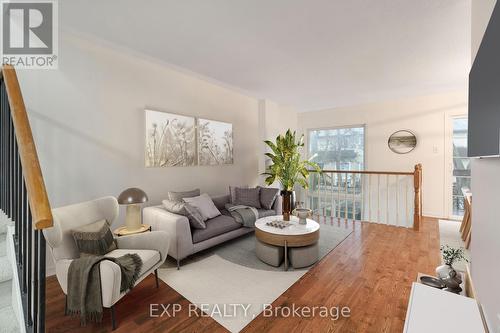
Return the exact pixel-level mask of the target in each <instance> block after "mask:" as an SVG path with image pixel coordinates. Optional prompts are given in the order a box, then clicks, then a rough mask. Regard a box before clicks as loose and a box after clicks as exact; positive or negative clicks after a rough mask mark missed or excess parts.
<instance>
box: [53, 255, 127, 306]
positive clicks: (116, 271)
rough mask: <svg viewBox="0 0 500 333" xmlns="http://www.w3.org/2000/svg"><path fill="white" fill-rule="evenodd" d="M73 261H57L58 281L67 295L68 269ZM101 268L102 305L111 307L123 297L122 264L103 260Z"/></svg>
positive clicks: (100, 264)
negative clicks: (121, 289) (121, 290)
mask: <svg viewBox="0 0 500 333" xmlns="http://www.w3.org/2000/svg"><path fill="white" fill-rule="evenodd" d="M72 261H73V259H61V260H58V261H56V276H57V281H59V285H60V286H61V289H62V290H63V292H64V293H65V294H66V295H67V294H68V271H69V266H70V265H71V262H72ZM99 270H100V273H101V286H102V288H101V290H102V305H103V306H104V307H106V308H109V307H111V306H112V305H113V304H115V303H116V302H117V301H118V300H119V299H120V298H121V293H120V286H121V282H122V273H121V270H120V266H118V265H117V264H115V263H114V262H112V261H109V260H103V261H101V262H100V263H99Z"/></svg>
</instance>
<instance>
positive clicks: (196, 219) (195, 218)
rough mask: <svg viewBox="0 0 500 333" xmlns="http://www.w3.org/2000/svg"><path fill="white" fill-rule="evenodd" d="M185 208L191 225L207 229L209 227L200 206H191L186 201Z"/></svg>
mask: <svg viewBox="0 0 500 333" xmlns="http://www.w3.org/2000/svg"><path fill="white" fill-rule="evenodd" d="M184 208H185V209H186V211H187V212H188V218H189V224H190V225H191V227H193V228H195V229H205V228H206V227H207V225H206V224H205V221H204V219H203V216H202V215H201V213H200V211H199V210H198V208H196V207H194V206H191V205H190V204H188V203H184Z"/></svg>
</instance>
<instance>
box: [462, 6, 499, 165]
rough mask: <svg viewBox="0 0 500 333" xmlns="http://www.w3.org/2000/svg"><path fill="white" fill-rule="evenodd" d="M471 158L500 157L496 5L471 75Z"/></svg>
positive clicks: (497, 11) (497, 10)
mask: <svg viewBox="0 0 500 333" xmlns="http://www.w3.org/2000/svg"><path fill="white" fill-rule="evenodd" d="M468 126H469V130H468V155H469V157H484V156H498V155H500V151H499V149H500V6H499V2H497V4H496V5H495V9H494V10H493V14H492V16H491V18H490V22H489V24H488V27H487V29H486V32H485V34H484V36H483V40H482V42H481V46H480V47H479V51H478V52H477V55H476V58H475V60H474V64H473V65H472V69H471V71H470V74H469V125H468Z"/></svg>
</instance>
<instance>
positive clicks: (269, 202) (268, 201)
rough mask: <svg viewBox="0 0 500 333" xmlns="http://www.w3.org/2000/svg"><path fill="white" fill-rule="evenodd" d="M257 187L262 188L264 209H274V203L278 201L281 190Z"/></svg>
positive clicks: (261, 200)
mask: <svg viewBox="0 0 500 333" xmlns="http://www.w3.org/2000/svg"><path fill="white" fill-rule="evenodd" d="M257 187H258V188H260V204H261V206H262V208H265V209H273V205H274V201H276V197H277V196H278V195H279V193H280V190H279V189H277V188H272V187H261V186H257Z"/></svg>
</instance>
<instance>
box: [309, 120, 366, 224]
mask: <svg viewBox="0 0 500 333" xmlns="http://www.w3.org/2000/svg"><path fill="white" fill-rule="evenodd" d="M308 139H309V141H308V146H309V147H308V148H309V149H308V153H309V157H312V161H314V162H316V163H318V165H319V167H320V168H321V169H323V170H363V169H364V164H365V163H364V160H365V128H364V126H352V127H339V128H328V129H318V130H310V131H309V137H308ZM361 189H362V177H360V175H354V174H338V173H336V174H329V173H324V174H323V175H322V176H319V175H318V174H313V175H312V176H311V177H309V191H308V197H307V200H308V201H307V204H308V205H309V207H310V208H312V209H313V210H318V209H320V208H321V209H323V210H324V211H323V214H326V216H348V217H349V218H351V217H353V216H355V218H356V219H357V220H360V219H361V200H362V198H361ZM327 193H337V194H338V196H337V197H334V198H333V199H329V197H328V196H327Z"/></svg>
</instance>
